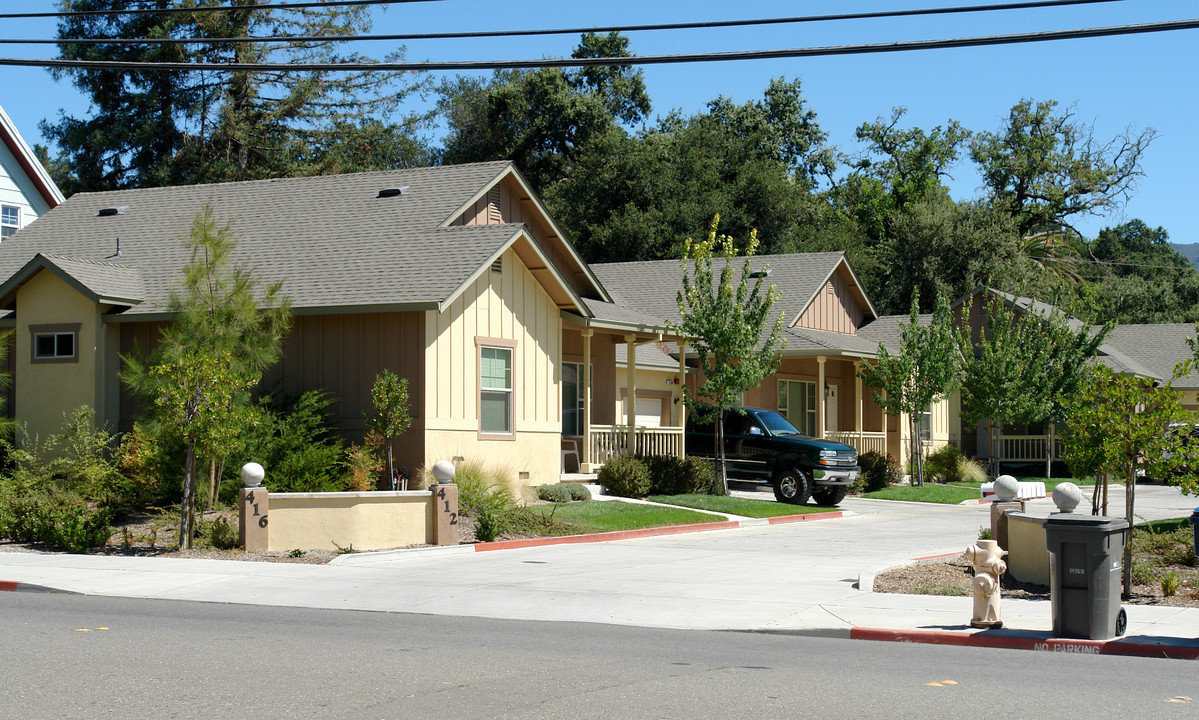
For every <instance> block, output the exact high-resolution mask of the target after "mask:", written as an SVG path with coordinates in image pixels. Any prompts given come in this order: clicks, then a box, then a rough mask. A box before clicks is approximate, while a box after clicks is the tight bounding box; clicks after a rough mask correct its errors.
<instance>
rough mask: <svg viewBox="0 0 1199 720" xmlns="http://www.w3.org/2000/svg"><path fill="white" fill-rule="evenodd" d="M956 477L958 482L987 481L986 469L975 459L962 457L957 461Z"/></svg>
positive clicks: (980, 482)
mask: <svg viewBox="0 0 1199 720" xmlns="http://www.w3.org/2000/svg"><path fill="white" fill-rule="evenodd" d="M958 478H959V482H966V483H971V484H973V483H979V484H982V483H985V482H986V481H987V471H986V468H984V467H983V466H982V465H979V464H978V461H977V460H971V459H970V458H968V457H963V458H962V459H961V460H960V461H959V462H958Z"/></svg>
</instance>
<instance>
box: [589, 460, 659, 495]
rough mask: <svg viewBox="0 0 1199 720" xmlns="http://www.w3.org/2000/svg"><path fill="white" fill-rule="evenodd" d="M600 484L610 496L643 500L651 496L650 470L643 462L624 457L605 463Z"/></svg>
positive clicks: (600, 476) (600, 473)
mask: <svg viewBox="0 0 1199 720" xmlns="http://www.w3.org/2000/svg"><path fill="white" fill-rule="evenodd" d="M599 484H600V485H603V486H604V489H605V490H606V491H607V492H608V494H609V495H615V496H617V497H628V498H643V497H645V496H646V495H649V491H650V474H649V468H647V467H646V465H645V463H644V462H642V461H641V460H639V459H637V458H635V457H632V456H629V455H622V456H620V457H615V458H612V459H611V460H609V461H608V462H606V463H604V466H603V467H602V468H600V471H599Z"/></svg>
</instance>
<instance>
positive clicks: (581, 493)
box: [566, 483, 591, 500]
mask: <svg viewBox="0 0 1199 720" xmlns="http://www.w3.org/2000/svg"><path fill="white" fill-rule="evenodd" d="M566 489H567V491H569V492H570V499H571V500H590V499H591V491H590V490H588V489H587V486H586V485H583V484H581V483H566Z"/></svg>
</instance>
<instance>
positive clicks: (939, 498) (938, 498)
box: [862, 483, 978, 505]
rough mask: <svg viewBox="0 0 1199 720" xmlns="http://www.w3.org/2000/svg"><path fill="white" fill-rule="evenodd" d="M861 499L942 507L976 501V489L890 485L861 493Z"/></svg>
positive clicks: (926, 485) (950, 486) (945, 486)
mask: <svg viewBox="0 0 1199 720" xmlns="http://www.w3.org/2000/svg"><path fill="white" fill-rule="evenodd" d="M862 497H864V498H871V499H873V500H907V501H909V502H926V503H940V504H942V505H957V504H959V503H962V502H965V501H966V500H977V499H978V488H976V487H967V486H960V487H958V486H954V485H934V484H931V483H925V484H924V487H916V486H915V485H892V486H891V487H889V488H883V489H882V490H876V491H874V492H869V493H863V495H862Z"/></svg>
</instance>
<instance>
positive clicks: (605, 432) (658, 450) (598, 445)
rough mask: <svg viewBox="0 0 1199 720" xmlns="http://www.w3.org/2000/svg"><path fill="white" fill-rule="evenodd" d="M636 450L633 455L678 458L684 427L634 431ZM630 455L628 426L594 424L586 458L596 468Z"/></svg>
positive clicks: (635, 429) (589, 437) (638, 429)
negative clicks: (672, 456)
mask: <svg viewBox="0 0 1199 720" xmlns="http://www.w3.org/2000/svg"><path fill="white" fill-rule="evenodd" d="M634 431H635V433H636V442H637V447H636V448H635V449H634V453H640V454H641V455H676V456H677V455H679V454H680V453H681V450H682V447H683V428H680V427H643V426H637V427H635V428H634ZM628 454H629V426H628V425H592V426H591V434H590V435H588V436H587V456H588V459H589V461H590V462H591V463H592V464H595V465H603V464H604V463H606V462H608V460H610V459H611V458H614V457H617V456H619V455H628Z"/></svg>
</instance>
